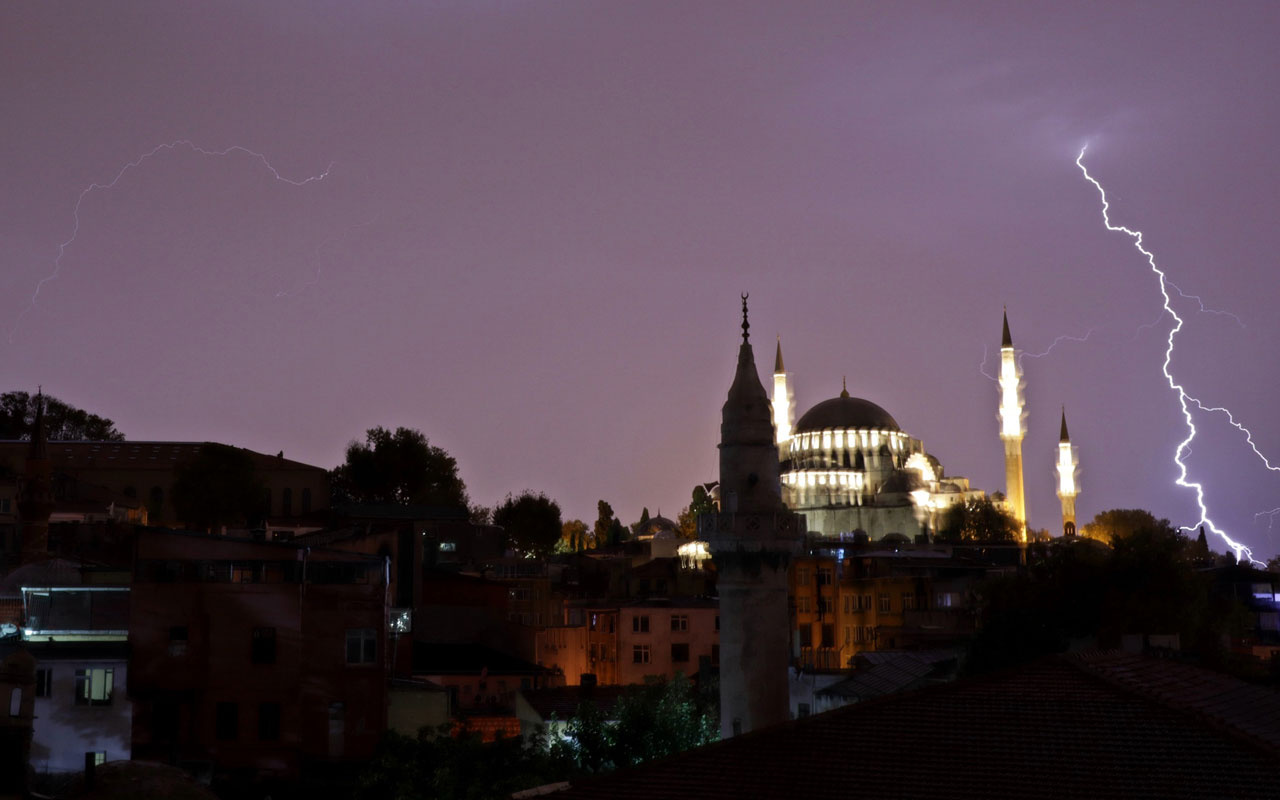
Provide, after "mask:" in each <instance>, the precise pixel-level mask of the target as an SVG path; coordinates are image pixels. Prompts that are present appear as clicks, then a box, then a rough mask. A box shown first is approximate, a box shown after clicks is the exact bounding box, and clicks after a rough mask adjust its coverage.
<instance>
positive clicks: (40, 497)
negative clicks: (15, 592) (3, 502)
mask: <svg viewBox="0 0 1280 800" xmlns="http://www.w3.org/2000/svg"><path fill="white" fill-rule="evenodd" d="M52 514H53V467H52V464H51V463H50V461H49V445H48V443H47V442H46V441H45V431H44V393H43V392H37V393H36V419H35V423H34V424H33V425H32V426H31V444H30V446H29V447H28V448H27V463H26V468H25V470H24V471H23V474H22V488H21V490H20V491H19V493H18V516H19V517H20V522H19V524H20V529H21V531H22V563H24V564H29V563H31V562H33V561H41V560H44V559H46V558H48V557H49V517H50V515H52Z"/></svg>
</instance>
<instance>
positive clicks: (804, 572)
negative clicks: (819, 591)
mask: <svg viewBox="0 0 1280 800" xmlns="http://www.w3.org/2000/svg"><path fill="white" fill-rule="evenodd" d="M796 583H797V584H799V585H800V586H808V585H809V568H808V567H800V568H799V569H797V570H796Z"/></svg>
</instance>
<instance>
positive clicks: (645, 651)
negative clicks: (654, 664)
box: [631, 644, 649, 664]
mask: <svg viewBox="0 0 1280 800" xmlns="http://www.w3.org/2000/svg"><path fill="white" fill-rule="evenodd" d="M631 663H633V664H648V663H649V645H647V644H638V645H635V646H634V647H632V648H631Z"/></svg>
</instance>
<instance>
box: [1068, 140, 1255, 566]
mask: <svg viewBox="0 0 1280 800" xmlns="http://www.w3.org/2000/svg"><path fill="white" fill-rule="evenodd" d="M1086 150H1088V146H1087V145H1086V146H1085V147H1082V148H1080V154H1079V155H1077V156H1076V166H1077V167H1079V168H1080V172H1081V173H1082V174H1083V175H1084V177H1085V180H1087V181H1089V183H1092V184H1093V186H1094V188H1095V189H1097V190H1098V196H1099V198H1101V200H1102V223H1103V224H1104V225H1105V226H1106V228H1107V230H1109V231H1111V232H1113V233H1123V234H1125V235H1126V236H1128V237H1129V238H1131V239H1133V246H1134V247H1136V248H1137V249H1138V252H1140V253H1142V255H1143V256H1145V257H1146V259H1147V265H1148V266H1150V267H1151V271H1152V272H1154V273H1155V274H1156V277H1157V278H1158V279H1159V283H1160V295H1161V297H1163V298H1164V310H1165V312H1166V313H1168V314H1169V316H1171V317H1173V326H1172V327H1171V328H1170V329H1169V338H1168V340H1167V346H1166V347H1165V351H1164V363H1163V364H1161V366H1160V370H1161V372H1163V373H1164V378H1165V380H1166V381H1167V382H1168V384H1169V388H1170V389H1172V390H1173V391H1174V392H1176V393H1177V395H1178V405H1179V406H1180V407H1181V408H1182V417H1183V419H1184V420H1185V421H1186V424H1187V436H1186V438H1185V439H1183V440H1182V441H1181V442H1179V443H1178V447H1177V449H1176V450H1175V451H1174V454H1173V461H1174V463H1175V464H1177V465H1178V478H1177V480H1176V481H1175V483H1177V485H1178V486H1181V487H1183V488H1184V489H1191V490H1192V491H1193V492H1194V493H1195V498H1196V505H1197V506H1198V507H1199V509H1200V520H1199V521H1198V522H1196V523H1195V524H1193V525H1185V526H1183V528H1182V529H1183V530H1184V531H1190V530H1194V529H1195V528H1197V527H1199V526H1200V525H1204V526H1205V527H1207V528H1208V529H1209V530H1210V531H1212V532H1213V533H1214V534H1216V535H1217V536H1218V537H1220V538H1221V539H1222V540H1223V541H1224V542H1226V543H1227V546H1228V547H1230V548H1231V549H1232V550H1233V551H1235V555H1236V560H1237V561H1239V560H1241V559H1242V558H1247V559H1249V560H1250V561H1252V562H1253V563H1255V564H1259V565H1261V564H1262V562H1260V561H1258V560H1257V559H1255V558H1254V557H1253V552H1252V551H1251V550H1250V549H1249V548H1248V547H1246V546H1245V545H1243V544H1241V543H1239V542H1236V541H1234V540H1233V539H1232V538H1231V537H1230V536H1228V535H1227V534H1226V532H1225V531H1223V530H1222V529H1220V528H1219V527H1218V526H1217V524H1216V523H1214V521H1213V520H1212V519H1211V518H1210V517H1209V509H1208V508H1207V507H1206V506H1205V502H1204V486H1203V485H1202V484H1200V483H1197V482H1196V481H1190V480H1187V475H1188V472H1187V464H1186V462H1185V461H1183V456H1184V455H1185V454H1187V453H1189V452H1190V447H1191V442H1192V440H1193V439H1195V438H1196V425H1195V420H1194V419H1193V418H1192V415H1191V406H1192V405H1194V406H1196V407H1197V408H1199V409H1202V410H1214V411H1223V412H1225V413H1226V414H1227V417H1228V419H1230V420H1231V423H1232V424H1233V425H1235V426H1236V427H1237V428H1239V429H1240V430H1242V431H1244V432H1245V434H1246V435H1247V436H1248V440H1249V443H1250V445H1251V446H1252V444H1253V436H1252V434H1250V433H1249V432H1248V431H1247V430H1246V429H1245V428H1244V426H1242V425H1240V424H1238V423H1236V421H1235V418H1234V417H1232V416H1231V413H1230V412H1229V411H1227V410H1226V409H1217V408H1215V409H1206V408H1205V406H1204V404H1202V403H1201V402H1200V401H1199V400H1197V399H1196V398H1194V397H1192V396H1191V395H1190V394H1188V393H1187V390H1186V389H1185V388H1184V387H1183V386H1182V384H1180V383H1178V382H1177V381H1176V380H1175V379H1174V377H1173V373H1172V372H1170V371H1169V364H1170V363H1171V362H1172V361H1173V344H1174V339H1175V338H1176V337H1177V335H1178V332H1179V331H1181V330H1182V325H1183V319H1182V317H1180V316H1178V314H1177V312H1176V311H1174V310H1173V306H1172V299H1171V298H1170V297H1169V287H1170V286H1172V285H1173V284H1172V283H1170V282H1169V280H1168V279H1167V278H1166V276H1165V274H1164V271H1163V270H1161V269H1160V267H1158V266H1157V265H1156V257H1155V254H1154V253H1152V252H1151V251H1150V250H1147V249H1146V247H1144V246H1143V244H1142V231H1135V230H1132V229H1130V228H1126V227H1125V226H1123V225H1113V224H1111V216H1110V213H1109V212H1110V209H1111V204H1110V203H1109V202H1108V201H1107V192H1106V190H1105V189H1103V188H1102V184H1101V183H1098V181H1097V179H1095V178H1094V177H1093V176H1092V175H1090V174H1089V170H1088V169H1087V168H1086V167H1085V165H1084V154H1085V151H1086ZM1175 289H1176V287H1175ZM1178 294H1180V295H1182V291H1181V290H1178ZM1183 296H1184V297H1187V296H1188V295H1183ZM1197 299H1198V298H1197ZM1201 307H1202V310H1203V303H1202V304H1201ZM1233 316H1234V315H1233ZM1236 319H1237V321H1239V318H1238V317H1237V318H1236ZM1253 450H1254V452H1255V453H1258V449H1257V447H1254V448H1253ZM1258 455H1259V456H1261V455H1262V454H1261V453H1258ZM1263 461H1264V462H1265V461H1266V459H1265V458H1263ZM1268 468H1269V469H1271V468H1272V467H1271V466H1270V464H1269V463H1268Z"/></svg>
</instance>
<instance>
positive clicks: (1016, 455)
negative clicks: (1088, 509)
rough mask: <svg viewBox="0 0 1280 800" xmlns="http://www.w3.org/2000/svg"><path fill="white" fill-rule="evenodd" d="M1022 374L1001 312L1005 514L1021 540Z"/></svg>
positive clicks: (1023, 501)
mask: <svg viewBox="0 0 1280 800" xmlns="http://www.w3.org/2000/svg"><path fill="white" fill-rule="evenodd" d="M1022 434H1023V430H1022V376H1021V375H1020V374H1019V372H1018V361H1017V358H1016V357H1015V355H1014V350H1013V337H1012V336H1010V335H1009V312H1008V310H1006V311H1005V314H1004V337H1003V338H1002V339H1001V341H1000V439H1001V440H1002V441H1003V442H1004V480H1005V496H1006V498H1007V499H1008V502H1009V513H1011V514H1013V516H1014V517H1016V518H1017V520H1018V524H1019V526H1020V527H1021V529H1022V533H1021V537H1022V541H1023V542H1026V540H1027V502H1026V496H1025V494H1024V493H1023V488H1022Z"/></svg>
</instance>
